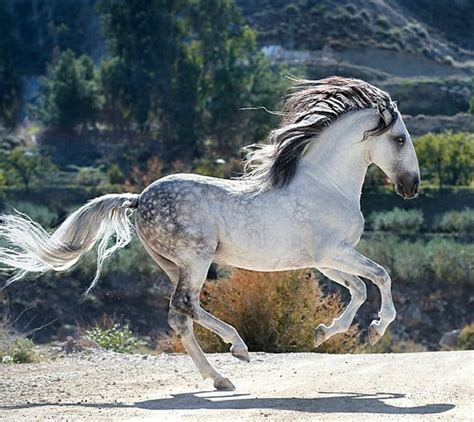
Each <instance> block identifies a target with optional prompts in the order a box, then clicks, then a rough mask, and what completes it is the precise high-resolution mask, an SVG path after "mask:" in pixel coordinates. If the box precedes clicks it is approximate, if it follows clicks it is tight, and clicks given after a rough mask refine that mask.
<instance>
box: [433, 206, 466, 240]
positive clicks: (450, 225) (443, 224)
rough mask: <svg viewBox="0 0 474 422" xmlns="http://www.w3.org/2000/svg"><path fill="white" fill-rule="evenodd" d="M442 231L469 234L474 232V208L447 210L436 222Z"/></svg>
mask: <svg viewBox="0 0 474 422" xmlns="http://www.w3.org/2000/svg"><path fill="white" fill-rule="evenodd" d="M437 228H438V229H439V230H440V231H443V232H449V233H455V232H457V233H459V234H471V233H474V210H472V209H470V208H467V209H465V210H464V211H449V212H447V213H444V214H443V215H442V216H441V217H440V219H439V223H438V224H437Z"/></svg>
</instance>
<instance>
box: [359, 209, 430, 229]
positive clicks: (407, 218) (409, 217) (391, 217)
mask: <svg viewBox="0 0 474 422" xmlns="http://www.w3.org/2000/svg"><path fill="white" fill-rule="evenodd" d="M368 222H369V224H370V225H371V226H372V229H373V230H376V231H390V232H393V233H416V232H417V231H418V230H419V229H420V227H421V226H422V225H423V213H422V212H421V211H420V210H402V209H400V208H397V207H395V208H394V209H393V210H392V211H388V212H387V211H385V212H374V213H372V214H371V215H370V216H369V218H368Z"/></svg>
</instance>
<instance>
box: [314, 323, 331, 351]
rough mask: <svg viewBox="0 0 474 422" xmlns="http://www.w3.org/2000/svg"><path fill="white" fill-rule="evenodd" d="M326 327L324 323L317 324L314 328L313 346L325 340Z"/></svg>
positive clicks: (317, 345) (319, 344)
mask: <svg viewBox="0 0 474 422" xmlns="http://www.w3.org/2000/svg"><path fill="white" fill-rule="evenodd" d="M327 328H328V327H326V326H325V325H324V324H319V325H318V326H317V327H316V330H314V348H317V347H319V346H321V344H323V343H324V342H325V341H326V330H327Z"/></svg>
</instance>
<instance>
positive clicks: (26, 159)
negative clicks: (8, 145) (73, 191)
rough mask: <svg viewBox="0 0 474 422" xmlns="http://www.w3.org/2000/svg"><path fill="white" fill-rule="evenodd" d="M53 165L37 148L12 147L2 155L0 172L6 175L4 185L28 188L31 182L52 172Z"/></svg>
mask: <svg viewBox="0 0 474 422" xmlns="http://www.w3.org/2000/svg"><path fill="white" fill-rule="evenodd" d="M54 170H55V166H54V164H52V162H51V160H50V159H49V157H47V156H44V155H42V154H41V153H40V152H39V151H37V150H26V149H24V148H20V147H17V148H14V149H12V150H11V151H9V152H7V153H6V154H4V155H2V157H1V160H0V173H3V174H4V175H5V176H6V181H5V185H7V186H14V187H21V188H24V189H26V190H29V189H30V187H31V183H32V182H33V181H37V180H39V179H44V176H47V175H48V174H50V173H52V172H54Z"/></svg>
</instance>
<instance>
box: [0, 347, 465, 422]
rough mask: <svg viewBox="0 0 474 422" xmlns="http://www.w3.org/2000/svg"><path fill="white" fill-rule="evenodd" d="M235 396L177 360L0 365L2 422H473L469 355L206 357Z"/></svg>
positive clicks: (73, 359)
mask: <svg viewBox="0 0 474 422" xmlns="http://www.w3.org/2000/svg"><path fill="white" fill-rule="evenodd" d="M210 360H212V361H213V362H214V363H215V364H216V365H217V367H218V368H219V369H220V370H221V372H222V373H223V374H225V375H227V376H229V377H230V378H231V379H232V381H233V382H234V384H235V385H236V386H237V390H236V391H234V392H215V391H212V387H211V385H212V384H211V382H210V381H209V380H207V381H203V380H202V379H200V377H199V376H198V374H197V373H196V370H195V369H194V367H193V365H192V363H191V361H190V359H189V358H188V357H187V356H185V355H161V356H158V357H153V356H148V357H143V356H140V355H118V354H115V353H111V352H104V351H96V352H94V353H92V354H90V355H85V354H84V353H81V354H75V355H67V356H65V357H62V358H57V359H55V360H53V361H48V362H42V363H37V364H29V365H0V419H2V420H25V421H26V420H27V421H31V420H48V419H49V420H66V419H67V420H94V421H95V420H124V419H126V420H133V419H137V420H138V419H139V420H143V419H149V420H156V421H163V420H189V421H191V420H192V421H194V420H206V421H208V420H215V421H222V420H251V421H258V420H267V421H268V420H271V421H274V420H281V421H283V420H284V421H288V420H292V419H294V420H298V421H301V420H321V419H324V420H325V421H326V420H363V421H367V420H384V421H385V420H410V421H411V420H450V419H451V420H455V421H461V420H472V419H473V418H474V405H473V392H474V383H473V382H472V381H473V380H474V352H433V353H431V352H430V353H414V354H385V355H327V354H326V355H324V354H317V353H314V354H304V353H301V354H300V353H298V354H296V353H295V354H278V355H277V354H264V353H252V354H251V362H250V363H249V364H246V363H244V362H240V361H237V360H235V358H233V357H232V356H230V354H217V355H210Z"/></svg>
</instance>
